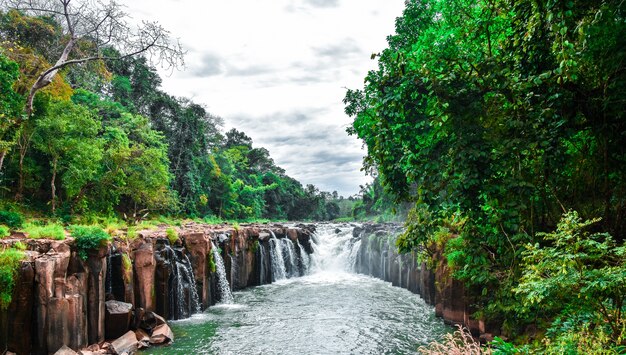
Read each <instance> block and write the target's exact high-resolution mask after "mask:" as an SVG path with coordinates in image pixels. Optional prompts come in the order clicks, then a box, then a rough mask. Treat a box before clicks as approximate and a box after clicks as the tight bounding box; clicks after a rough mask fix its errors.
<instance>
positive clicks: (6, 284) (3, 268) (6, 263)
mask: <svg viewBox="0 0 626 355" xmlns="http://www.w3.org/2000/svg"><path fill="white" fill-rule="evenodd" d="M24 257H25V255H24V253H23V252H21V251H19V250H16V249H12V248H8V249H4V250H1V251H0V310H5V309H7V308H8V307H9V304H10V303H11V299H12V297H13V287H14V286H15V281H16V280H15V279H16V277H17V271H18V268H19V266H20V262H21V261H22V260H23V259H24Z"/></svg>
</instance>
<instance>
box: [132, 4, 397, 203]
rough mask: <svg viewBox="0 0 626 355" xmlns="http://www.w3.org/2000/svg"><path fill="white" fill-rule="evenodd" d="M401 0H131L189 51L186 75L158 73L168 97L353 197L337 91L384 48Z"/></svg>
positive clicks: (353, 144)
mask: <svg viewBox="0 0 626 355" xmlns="http://www.w3.org/2000/svg"><path fill="white" fill-rule="evenodd" d="M403 7H404V1H403V0H386V1H380V0H273V1H259V0H230V1H214V0H206V1H194V0H180V1H171V0H168V1H166V0H156V1H155V0H134V1H132V2H130V1H129V3H128V12H129V13H130V14H131V15H133V17H134V18H135V19H136V20H146V19H149V20H156V21H159V22H160V23H161V24H162V25H163V26H164V27H165V28H167V29H168V30H170V31H171V33H172V35H173V36H175V37H178V38H180V40H181V42H182V43H183V45H184V46H185V47H186V48H187V49H188V50H189V55H188V57H187V60H186V61H187V70H186V72H184V73H183V72H174V73H173V74H172V75H170V76H166V75H165V73H164V75H163V87H164V90H166V91H167V92H168V93H170V94H173V95H176V96H187V97H190V98H192V99H193V100H194V101H196V102H199V103H203V104H206V105H207V107H208V109H209V111H210V112H212V113H214V114H216V115H219V116H222V117H224V119H225V122H226V126H227V128H230V127H236V128H237V129H239V130H243V131H245V132H246V133H247V134H248V135H249V136H250V137H252V138H253V140H254V144H255V146H263V147H265V148H267V149H268V150H269V151H270V154H271V155H272V157H273V158H274V160H275V161H276V163H277V164H278V165H280V166H282V167H283V168H285V169H286V171H287V174H289V175H291V176H293V177H294V178H296V179H298V180H300V181H301V182H302V183H303V184H309V183H313V184H316V185H318V186H319V187H320V188H321V189H322V190H328V191H333V190H338V191H339V192H340V193H341V194H343V195H350V194H354V193H356V192H357V191H358V188H359V185H361V184H364V183H365V181H367V178H366V177H365V176H364V175H363V173H362V172H361V171H359V169H360V166H361V157H362V156H363V155H364V154H365V152H364V151H362V150H361V145H362V144H361V142H360V141H358V140H357V139H356V138H354V137H350V136H348V135H347V134H346V133H345V128H346V127H347V126H348V125H349V124H350V118H348V117H347V116H345V114H344V113H343V104H342V102H341V101H342V99H343V96H344V94H345V88H346V87H349V88H359V87H362V85H363V78H364V77H365V75H366V73H367V71H368V70H371V69H373V68H375V65H376V63H375V61H372V60H370V59H369V57H370V54H371V53H373V52H379V51H381V50H382V49H383V48H385V47H386V41H385V39H386V37H387V36H388V35H390V34H392V33H393V30H394V22H395V18H396V17H397V16H399V15H401V13H402V9H403Z"/></svg>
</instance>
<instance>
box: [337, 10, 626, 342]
mask: <svg viewBox="0 0 626 355" xmlns="http://www.w3.org/2000/svg"><path fill="white" fill-rule="evenodd" d="M624 11H626V7H625V5H624V2H622V1H617V0H603V1H570V0H563V1H561V0H555V1H543V2H541V1H540V2H536V1H526V0H496V1H466V0H453V1H441V0H417V1H407V2H406V9H405V11H404V14H403V16H402V17H400V18H398V19H397V21H396V33H395V34H394V35H392V36H390V37H389V38H388V42H389V47H388V48H387V49H385V50H384V51H382V52H381V53H379V54H377V55H376V57H377V58H378V65H379V66H378V69H377V70H373V71H371V72H370V73H369V74H368V75H367V77H366V81H365V87H364V89H362V90H348V92H347V94H346V97H345V103H346V113H347V114H349V115H350V116H352V117H353V118H354V124H353V127H352V128H351V129H350V130H349V131H350V133H352V134H355V135H357V136H358V137H359V138H362V139H363V140H364V142H365V144H366V145H367V147H368V156H367V157H366V159H365V167H366V169H368V170H375V171H377V172H378V174H379V175H380V180H381V182H382V186H383V187H384V188H385V189H386V191H388V192H390V193H392V194H393V195H395V196H396V197H397V200H398V201H411V202H412V203H413V206H414V208H413V210H412V211H411V212H410V214H409V221H408V223H407V227H408V231H407V233H405V235H404V236H403V237H402V238H400V240H399V241H398V246H399V247H400V248H401V249H402V250H404V251H409V250H414V249H419V250H422V251H424V252H425V254H427V255H426V257H428V250H432V246H433V245H435V244H437V243H440V244H441V242H442V241H443V242H444V243H443V244H444V247H445V254H446V255H447V257H448V260H449V262H450V264H451V265H452V266H454V270H455V274H454V275H455V277H457V278H458V279H461V280H463V281H465V283H466V285H467V286H468V290H469V292H471V293H472V294H473V296H474V298H475V299H476V300H477V301H476V306H477V307H478V309H479V313H478V314H477V315H478V316H480V317H484V318H487V319H489V320H491V321H494V322H496V323H500V324H502V325H503V329H504V331H505V332H506V334H507V335H508V336H511V337H516V336H517V339H518V341H519V342H524V341H527V342H534V344H535V345H533V346H537V348H533V349H534V350H535V351H539V350H541V349H543V350H542V351H548V352H550V351H551V352H555V353H568V352H577V351H591V350H593V349H598V348H601V349H608V350H607V351H619V349H622V350H623V348H618V347H619V346H622V347H623V346H626V337H625V334H624V329H625V327H626V316H625V314H626V312H625V311H626V309H625V308H624V303H623V299H624V297H625V296H626V290H625V289H624V280H626V269H625V261H624V255H623V254H624V252H623V243H624V240H625V239H626V235H625V233H626V223H624V213H625V212H626V174H625V173H626V150H625V147H626V135H625V134H624V132H626V120H625V117H624V114H625V112H626V111H625V110H624V107H625V105H624V94H625V93H626V70H625V69H626V67H625V63H626V35H625V34H626V13H625V12H624ZM570 211H577V213H575V212H570ZM586 220H592V221H594V223H591V222H584V221H586ZM601 232H602V233H601ZM598 233H600V234H598ZM446 235H447V236H448V237H444V236H446ZM609 236H612V237H609ZM564 243H565V244H564ZM540 259H541V260H543V261H541V260H540ZM565 281H567V282H565ZM531 330H532V331H531ZM524 337H526V338H524ZM528 337H530V338H528ZM583 339H584V341H582V340H583Z"/></svg>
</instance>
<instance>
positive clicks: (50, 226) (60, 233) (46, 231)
mask: <svg viewBox="0 0 626 355" xmlns="http://www.w3.org/2000/svg"><path fill="white" fill-rule="evenodd" d="M22 231H23V232H24V233H26V234H27V235H28V238H31V239H55V240H63V239H65V229H64V228H63V226H62V225H60V224H58V223H47V224H43V225H38V224H33V223H27V224H25V225H24V228H22Z"/></svg>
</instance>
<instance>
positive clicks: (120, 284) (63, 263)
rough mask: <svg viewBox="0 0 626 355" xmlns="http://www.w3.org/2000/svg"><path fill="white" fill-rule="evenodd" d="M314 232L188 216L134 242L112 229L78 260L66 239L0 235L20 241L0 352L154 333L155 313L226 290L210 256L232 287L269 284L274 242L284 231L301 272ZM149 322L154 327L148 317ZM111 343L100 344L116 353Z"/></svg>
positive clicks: (0, 324)
mask: <svg viewBox="0 0 626 355" xmlns="http://www.w3.org/2000/svg"><path fill="white" fill-rule="evenodd" d="M313 230H314V229H313V228H312V227H310V226H304V225H300V226H298V227H294V228H286V227H283V226H281V225H242V226H240V227H237V228H234V227H233V226H230V225H218V226H209V225H203V224H195V223H190V224H186V225H183V226H181V227H178V228H177V231H176V234H177V236H178V238H176V239H174V238H168V236H167V233H166V228H165V226H162V227H160V228H156V229H154V230H145V231H141V232H138V233H137V235H136V237H134V238H132V239H131V238H129V237H128V236H127V235H125V234H122V235H119V236H117V237H115V239H114V242H113V243H111V244H109V245H107V246H106V247H102V248H101V249H99V250H92V251H91V252H90V253H89V254H88V256H87V258H86V259H82V258H80V257H79V255H78V252H77V250H76V247H75V243H74V240H73V239H72V238H69V237H68V238H67V239H66V240H63V241H52V240H33V239H28V238H27V237H26V236H13V237H11V238H8V239H4V240H0V248H4V247H10V246H13V245H15V243H17V242H18V241H20V242H22V243H24V244H26V246H27V250H26V251H25V253H26V255H27V258H26V259H25V260H24V261H22V263H21V265H20V268H19V270H18V277H17V280H16V286H15V288H14V292H13V298H12V302H11V304H10V306H9V307H8V309H7V310H4V311H0V351H2V352H4V351H8V352H13V353H17V354H31V353H32V354H51V353H55V352H57V351H58V350H59V349H67V348H70V349H74V350H78V349H82V348H85V347H86V346H88V345H89V344H103V342H104V341H105V340H113V339H116V338H118V337H120V336H122V338H120V339H121V340H120V341H121V342H122V343H123V341H124V339H123V338H124V337H123V335H124V334H127V332H128V331H129V330H137V329H147V330H148V331H149V332H153V331H154V329H156V327H158V326H160V323H161V322H158V321H155V320H154V317H155V315H154V314H155V313H156V314H158V315H161V316H163V317H164V318H165V319H181V318H186V317H189V316H190V315H191V314H193V313H195V312H199V311H201V310H202V309H205V308H207V307H209V306H211V305H213V304H215V303H216V302H218V301H220V299H221V298H222V297H223V294H222V293H223V292H224V291H223V290H221V289H220V287H219V280H218V278H219V277H218V276H219V275H218V270H217V269H216V263H217V262H218V260H215V259H216V255H218V256H219V257H220V259H223V264H224V266H225V267H224V269H225V272H226V275H225V277H226V279H227V280H228V282H229V284H230V285H231V288H232V289H235V290H236V289H241V288H244V287H248V286H255V285H261V284H265V283H271V282H272V277H271V275H272V271H271V268H272V263H271V261H270V260H269V257H268V256H269V255H270V254H271V250H270V248H271V243H276V242H277V241H278V240H281V239H285V238H288V239H289V240H291V241H292V242H293V243H294V245H296V246H297V248H294V250H295V252H296V259H297V262H294V263H293V266H292V268H293V269H298V270H292V271H293V272H296V273H300V274H302V273H304V270H303V268H304V265H303V263H302V262H300V260H302V259H303V258H302V257H301V254H302V253H308V254H310V253H312V248H311V245H310V237H311V234H312V231H313ZM214 249H215V250H216V251H218V252H219V253H217V254H216V253H214V251H215V250H214ZM151 321H154V324H153V325H150V324H147V323H150V322H151ZM141 332H143V330H141V331H139V332H137V334H142V333H141ZM127 335H128V334H127ZM129 336H130V335H129ZM131 337H132V336H131ZM137 338H139V335H137ZM118 340H119V339H118ZM116 341H117V340H116ZM113 345H115V343H113ZM113 345H112V346H107V349H108V350H107V351H109V352H113V353H115V352H116V351H115V346H113Z"/></svg>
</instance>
